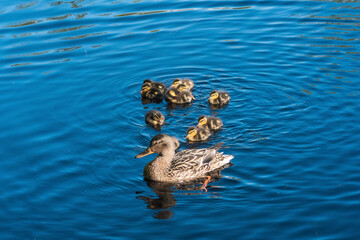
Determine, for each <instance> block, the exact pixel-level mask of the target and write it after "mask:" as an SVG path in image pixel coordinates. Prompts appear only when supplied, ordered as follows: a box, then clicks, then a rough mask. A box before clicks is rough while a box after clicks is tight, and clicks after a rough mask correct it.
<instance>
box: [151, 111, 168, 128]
mask: <svg viewBox="0 0 360 240" xmlns="http://www.w3.org/2000/svg"><path fill="white" fill-rule="evenodd" d="M152 116H153V119H154V120H155V121H158V122H159V124H160V125H163V123H164V121H165V117H164V115H162V113H161V112H159V111H156V112H154V114H153V115H152Z"/></svg>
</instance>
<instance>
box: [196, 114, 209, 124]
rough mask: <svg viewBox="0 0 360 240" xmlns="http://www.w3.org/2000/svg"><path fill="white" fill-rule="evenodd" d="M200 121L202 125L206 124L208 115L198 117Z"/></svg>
mask: <svg viewBox="0 0 360 240" xmlns="http://www.w3.org/2000/svg"><path fill="white" fill-rule="evenodd" d="M198 123H200V124H201V125H206V123H207V117H206V116H205V115H201V116H200V117H199V118H198Z"/></svg>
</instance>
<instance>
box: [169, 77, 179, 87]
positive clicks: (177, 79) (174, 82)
mask: <svg viewBox="0 0 360 240" xmlns="http://www.w3.org/2000/svg"><path fill="white" fill-rule="evenodd" d="M181 83H182V80H181V78H175V79H174V81H173V83H172V84H171V85H170V87H169V88H176V89H177V87H178V85H179V84H181Z"/></svg>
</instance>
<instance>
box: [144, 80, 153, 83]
mask: <svg viewBox="0 0 360 240" xmlns="http://www.w3.org/2000/svg"><path fill="white" fill-rule="evenodd" d="M145 83H149V84H151V83H152V81H151V79H146V80H144V82H143V84H145Z"/></svg>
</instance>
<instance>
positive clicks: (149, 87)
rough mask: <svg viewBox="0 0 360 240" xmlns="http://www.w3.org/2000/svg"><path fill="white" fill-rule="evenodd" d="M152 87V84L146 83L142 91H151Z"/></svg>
mask: <svg viewBox="0 0 360 240" xmlns="http://www.w3.org/2000/svg"><path fill="white" fill-rule="evenodd" d="M150 89H151V86H150V84H148V83H145V84H143V85H142V87H141V91H140V93H146V92H148V91H150Z"/></svg>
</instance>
